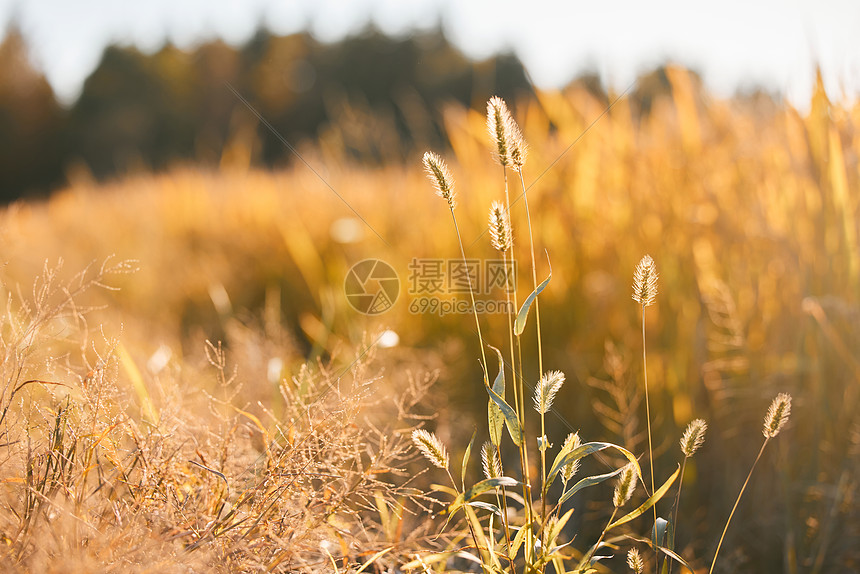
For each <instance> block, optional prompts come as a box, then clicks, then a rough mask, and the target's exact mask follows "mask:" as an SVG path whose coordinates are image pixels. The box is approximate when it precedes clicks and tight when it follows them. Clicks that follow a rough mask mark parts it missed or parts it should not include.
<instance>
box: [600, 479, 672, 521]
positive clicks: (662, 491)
mask: <svg viewBox="0 0 860 574" xmlns="http://www.w3.org/2000/svg"><path fill="white" fill-rule="evenodd" d="M680 472H681V468H680V467H678V468H677V469H676V470H675V472H673V473H672V476H670V477H669V478H668V479H667V480H666V482H664V483H663V486H661V487H660V488H658V489H657V491H656V492H655V493H654V494H652V495H651V497H650V498H649V499H648V500H646V501H645V502H643V503H642V504H641V506H639V508H637V509H636V510H634V511H633V512H630V513H629V514H626V515H624V516H622V517H621V518H619V519H618V520H616V521H615V522H613V523H612V524H610V525H609V526H607V527H606V530H607V531H608V530H611V529H612V528H615V527H616V526H619V525H621V524H624V523H626V522H630V521H631V520H633V519H634V518H638V517H639V516H642V514H644V513H645V511H646V510H648V509H649V508H651V507H652V506H654V505H655V504H657V501H658V500H660V499H661V498H663V495H664V494H666V492H668V490H669V488H670V487H671V486H672V483H673V482H675V479H676V478H678V473H680Z"/></svg>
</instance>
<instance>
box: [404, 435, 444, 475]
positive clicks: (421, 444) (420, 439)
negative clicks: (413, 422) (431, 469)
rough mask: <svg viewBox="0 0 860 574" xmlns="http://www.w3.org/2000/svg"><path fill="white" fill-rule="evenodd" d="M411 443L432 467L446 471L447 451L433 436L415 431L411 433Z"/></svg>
mask: <svg viewBox="0 0 860 574" xmlns="http://www.w3.org/2000/svg"><path fill="white" fill-rule="evenodd" d="M412 442H414V443H415V446H417V447H418V450H420V451H421V453H422V454H423V455H424V456H425V457H426V458H427V460H429V461H430V462H431V463H432V464H433V466H436V467H438V468H441V469H443V470H448V449H446V448H445V445H444V444H442V441H441V440H439V438H438V437H437V436H436V435H435V434H433V433H431V432H427V431H426V430H424V429H415V430H414V431H412Z"/></svg>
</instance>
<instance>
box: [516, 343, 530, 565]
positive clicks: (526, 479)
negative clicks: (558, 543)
mask: <svg viewBox="0 0 860 574" xmlns="http://www.w3.org/2000/svg"><path fill="white" fill-rule="evenodd" d="M517 357H518V359H519V361H518V365H517V371H518V373H517V377H516V383H517V384H516V387H515V389H514V391H515V392H517V393H519V396H520V398H519V403H520V412H519V413H518V414H517V416H518V417H519V419H520V425H521V426H522V427H523V437H524V438H523V444H522V445H521V446H520V448H519V451H520V464H521V465H522V469H523V499H524V500H525V505H526V508H525V510H526V526H525V527H528V528H531V525H532V522H533V521H534V516H533V515H532V483H531V476H530V474H531V473H530V471H529V447H528V441H527V440H526V439H525V428H526V410H525V395H524V394H523V345H522V341H521V340H520V337H519V335H518V336H517ZM533 551H534V548H531V549H530V548H528V547H526V549H525V552H526V557H528V556H529V553H530V552H533Z"/></svg>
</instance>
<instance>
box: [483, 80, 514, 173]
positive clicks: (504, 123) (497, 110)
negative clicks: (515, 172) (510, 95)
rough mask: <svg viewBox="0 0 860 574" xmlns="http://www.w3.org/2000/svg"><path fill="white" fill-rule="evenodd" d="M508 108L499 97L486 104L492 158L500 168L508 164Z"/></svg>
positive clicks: (494, 97)
mask: <svg viewBox="0 0 860 574" xmlns="http://www.w3.org/2000/svg"><path fill="white" fill-rule="evenodd" d="M509 117H510V112H508V106H507V104H505V100H503V99H502V98H500V97H499V96H493V97H492V98H490V101H488V102H487V133H488V134H489V136H490V141H491V142H493V157H494V158H495V160H496V161H497V162H499V163H500V164H501V165H502V166H506V165H508V164H509V163H510V156H509V146H508V123H509V121H508V118H509Z"/></svg>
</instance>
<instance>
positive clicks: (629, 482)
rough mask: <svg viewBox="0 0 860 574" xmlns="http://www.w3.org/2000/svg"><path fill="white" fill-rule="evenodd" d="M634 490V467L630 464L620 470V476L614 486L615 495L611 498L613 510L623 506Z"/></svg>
mask: <svg viewBox="0 0 860 574" xmlns="http://www.w3.org/2000/svg"><path fill="white" fill-rule="evenodd" d="M634 490H636V467H635V466H633V463H632V462H630V463H627V466H625V467H624V468H623V469H622V470H621V476H619V477H618V483H617V484H616V485H615V494H614V495H613V496H612V503H613V504H614V505H615V508H620V507H622V506H624V504H625V503H626V502H627V501H628V500H630V498H631V497H632V496H633V491H634Z"/></svg>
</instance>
